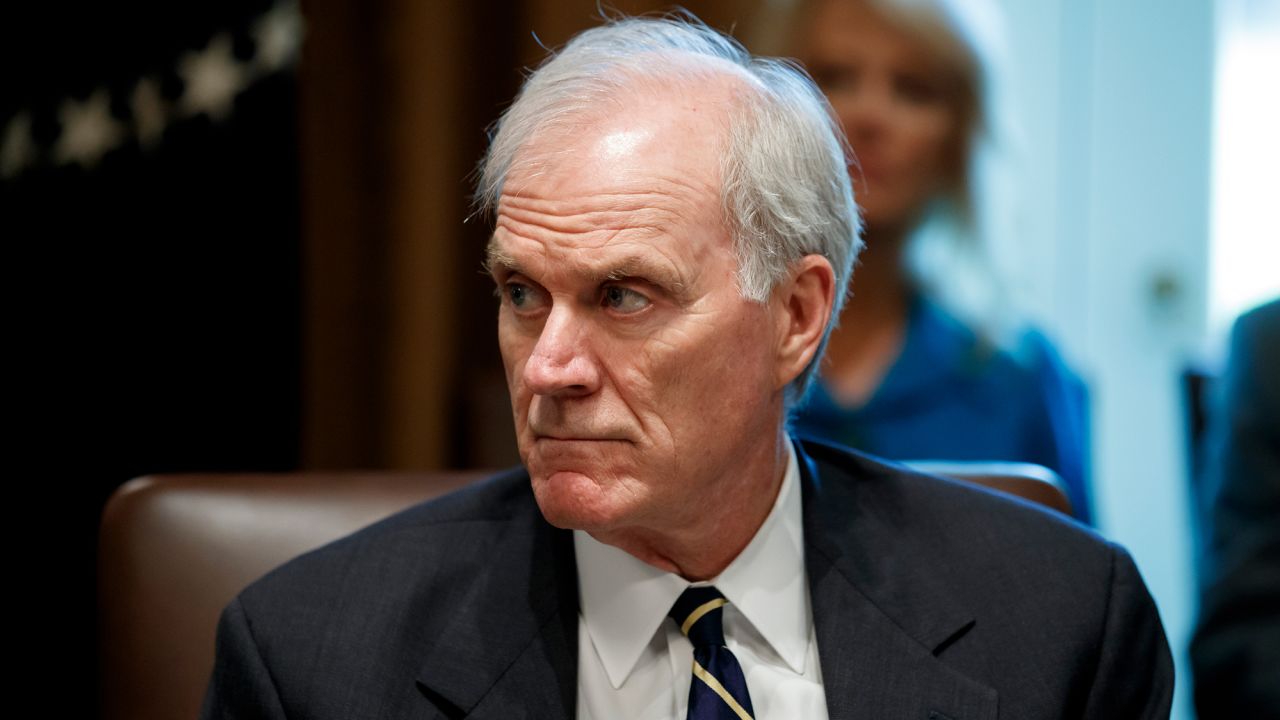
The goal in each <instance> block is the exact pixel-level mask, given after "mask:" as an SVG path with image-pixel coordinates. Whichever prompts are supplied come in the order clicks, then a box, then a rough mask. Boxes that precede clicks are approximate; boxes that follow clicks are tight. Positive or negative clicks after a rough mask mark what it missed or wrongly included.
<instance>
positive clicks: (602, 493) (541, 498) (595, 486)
mask: <svg viewBox="0 0 1280 720" xmlns="http://www.w3.org/2000/svg"><path fill="white" fill-rule="evenodd" d="M530 480H531V482H532V484H533V496H534V498H535V499H536V500H537V501H538V508H539V509H540V510H541V511H542V516H543V517H545V518H546V520H547V522H549V523H551V524H552V525H554V526H556V527H558V528H562V529H565V530H586V531H588V532H597V531H600V530H606V529H608V528H611V527H616V526H617V524H618V521H619V519H620V516H621V514H622V513H621V512H620V508H618V507H617V505H616V504H615V503H612V502H610V501H609V497H608V492H607V489H606V488H604V487H602V486H601V485H600V484H599V483H598V482H596V480H595V479H594V478H591V477H589V476H587V475H584V474H582V473H578V472H568V471H559V472H553V473H534V472H531V473H530Z"/></svg>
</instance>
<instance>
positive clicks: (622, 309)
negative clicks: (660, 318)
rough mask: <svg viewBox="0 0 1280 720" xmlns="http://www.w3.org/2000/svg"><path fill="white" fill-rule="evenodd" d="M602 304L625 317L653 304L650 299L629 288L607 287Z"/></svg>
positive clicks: (619, 286)
mask: <svg viewBox="0 0 1280 720" xmlns="http://www.w3.org/2000/svg"><path fill="white" fill-rule="evenodd" d="M601 304H602V305H604V306H605V307H606V308H608V309H610V310H613V311H614V312H618V313H622V314H624V315H627V314H630V313H636V312H640V311H641V310H644V309H645V308H647V307H649V305H650V304H651V303H650V302H649V298H647V297H645V296H644V295H641V294H640V293H638V292H636V291H635V290H632V289H631V288H628V287H623V286H621V285H606V286H605V288H604V293H603V297H602V298H601Z"/></svg>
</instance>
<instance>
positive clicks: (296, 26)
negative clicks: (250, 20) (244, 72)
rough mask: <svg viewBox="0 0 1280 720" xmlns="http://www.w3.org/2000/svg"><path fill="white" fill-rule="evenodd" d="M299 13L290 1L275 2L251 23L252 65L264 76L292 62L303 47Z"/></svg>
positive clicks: (295, 5) (294, 4) (300, 15)
mask: <svg viewBox="0 0 1280 720" xmlns="http://www.w3.org/2000/svg"><path fill="white" fill-rule="evenodd" d="M302 29H303V28H302V14H301V13H299V12H298V6H297V4H296V3H292V2H281V3H276V5H275V6H274V7H272V8H271V10H269V11H267V12H266V13H265V14H263V15H262V16H261V17H259V18H258V20H257V22H255V23H254V24H253V39H254V42H255V43H256V45H257V52H256V53H255V54H254V58H253V61H254V66H255V67H256V68H257V69H258V70H259V72H260V73H261V74H263V75H266V74H268V73H272V72H275V71H277V70H279V69H281V68H283V67H284V66H286V65H288V64H289V63H291V62H293V61H294V59H295V58H296V57H297V55H298V46H299V45H301V44H302Z"/></svg>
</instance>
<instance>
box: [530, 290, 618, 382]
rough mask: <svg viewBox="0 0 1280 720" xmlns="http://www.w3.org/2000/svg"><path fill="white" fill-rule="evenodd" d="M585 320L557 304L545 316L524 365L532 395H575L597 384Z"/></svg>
mask: <svg viewBox="0 0 1280 720" xmlns="http://www.w3.org/2000/svg"><path fill="white" fill-rule="evenodd" d="M590 336H591V332H590V327H589V324H588V321H587V320H585V319H583V318H581V317H577V316H575V314H574V312H573V309H572V308H569V307H564V306H562V305H557V306H556V307H554V308H552V310H551V312H550V314H549V315H548V316H547V321H546V323H545V324H543V326H542V333H541V334H540V335H539V336H538V342H537V343H536V344H535V345H534V347H533V352H532V353H530V355H529V360H528V361H527V362H526V363H525V366H524V384H525V386H526V387H527V388H528V389H529V390H530V391H531V392H532V393H533V394H535V395H546V396H552V397H578V396H583V395H590V394H591V393H593V392H595V391H596V390H597V389H598V388H599V386H600V368H599V365H598V364H597V361H596V358H595V357H594V355H593V354H592V351H591V347H590Z"/></svg>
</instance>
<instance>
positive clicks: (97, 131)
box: [53, 88, 124, 168]
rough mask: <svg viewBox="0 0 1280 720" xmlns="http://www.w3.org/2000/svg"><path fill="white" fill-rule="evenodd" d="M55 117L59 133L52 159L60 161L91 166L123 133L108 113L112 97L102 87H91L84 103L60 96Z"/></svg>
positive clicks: (63, 163)
mask: <svg viewBox="0 0 1280 720" xmlns="http://www.w3.org/2000/svg"><path fill="white" fill-rule="evenodd" d="M58 118H59V119H60V120H61V121H62V134H61V135H59V136H58V142H57V144H55V145H54V146H53V159H54V161H55V162H57V163H58V164H60V165H69V164H71V163H80V164H81V165H83V166H84V167H86V168H92V167H94V166H95V165H97V164H98V161H99V160H101V159H102V156H103V155H105V154H106V153H107V152H108V151H109V150H113V149H114V148H115V147H116V146H117V145H119V144H120V140H121V138H122V137H123V136H124V131H123V130H122V129H121V128H120V123H118V122H116V121H115V119H114V118H112V117H111V97H110V96H109V95H108V94H107V91H106V89H105V88H98V89H97V90H94V91H93V95H91V96H89V99H88V100H86V101H85V102H83V103H78V102H76V101H74V100H70V99H67V100H63V101H62V107H61V108H59V110H58Z"/></svg>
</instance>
